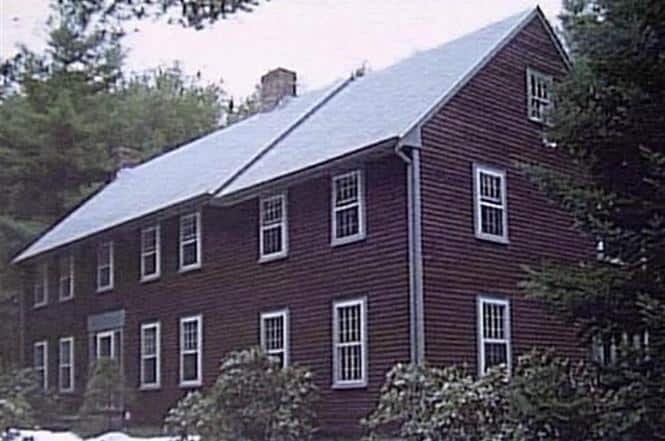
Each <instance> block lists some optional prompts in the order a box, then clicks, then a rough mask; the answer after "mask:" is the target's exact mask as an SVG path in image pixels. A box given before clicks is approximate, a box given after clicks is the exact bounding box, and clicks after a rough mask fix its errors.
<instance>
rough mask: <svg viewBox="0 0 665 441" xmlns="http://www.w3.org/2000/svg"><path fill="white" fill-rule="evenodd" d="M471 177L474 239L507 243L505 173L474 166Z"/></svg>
mask: <svg viewBox="0 0 665 441" xmlns="http://www.w3.org/2000/svg"><path fill="white" fill-rule="evenodd" d="M473 177H474V179H473V181H474V202H475V203H474V205H475V216H474V217H475V224H476V225H475V229H476V237H478V238H479V239H486V240H492V241H495V242H502V243H507V242H508V213H507V204H506V172H505V171H504V170H498V169H495V168H491V167H486V166H481V165H476V164H474V166H473Z"/></svg>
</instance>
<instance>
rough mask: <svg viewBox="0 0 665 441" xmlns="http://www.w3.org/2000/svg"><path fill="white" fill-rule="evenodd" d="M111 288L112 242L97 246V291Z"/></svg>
mask: <svg viewBox="0 0 665 441" xmlns="http://www.w3.org/2000/svg"><path fill="white" fill-rule="evenodd" d="M112 288H113V242H102V243H100V244H99V245H98V246H97V291H98V292H101V291H107V290H109V289H112Z"/></svg>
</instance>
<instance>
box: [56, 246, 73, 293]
mask: <svg viewBox="0 0 665 441" xmlns="http://www.w3.org/2000/svg"><path fill="white" fill-rule="evenodd" d="M59 270H60V274H59V277H60V279H59V280H58V298H59V299H60V301H61V302H62V301H65V300H69V299H71V298H73V297H74V256H65V257H61V258H60V262H59Z"/></svg>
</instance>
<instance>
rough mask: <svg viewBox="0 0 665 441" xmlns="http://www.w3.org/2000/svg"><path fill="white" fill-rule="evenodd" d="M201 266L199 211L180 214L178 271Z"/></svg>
mask: <svg viewBox="0 0 665 441" xmlns="http://www.w3.org/2000/svg"><path fill="white" fill-rule="evenodd" d="M200 266H201V213H200V212H198V211H197V212H194V213H190V214H185V215H183V216H180V271H187V270H190V269H195V268H199V267H200Z"/></svg>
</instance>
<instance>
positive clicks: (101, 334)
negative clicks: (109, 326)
mask: <svg viewBox="0 0 665 441" xmlns="http://www.w3.org/2000/svg"><path fill="white" fill-rule="evenodd" d="M106 337H111V357H110V358H111V359H112V360H115V359H116V357H117V354H116V352H115V343H116V342H115V331H114V330H111V331H104V332H98V333H97V334H96V335H95V343H96V346H97V350H96V351H95V355H96V360H99V359H100V358H101V357H102V356H101V354H100V352H101V351H100V348H101V345H100V344H99V341H100V340H101V339H103V338H106Z"/></svg>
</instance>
